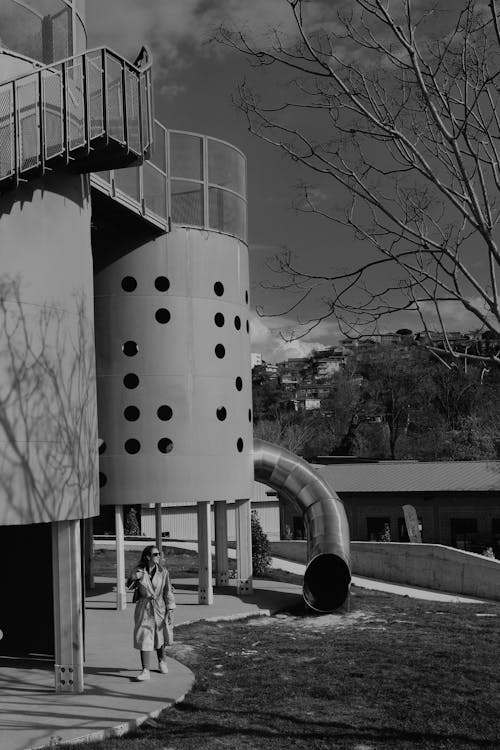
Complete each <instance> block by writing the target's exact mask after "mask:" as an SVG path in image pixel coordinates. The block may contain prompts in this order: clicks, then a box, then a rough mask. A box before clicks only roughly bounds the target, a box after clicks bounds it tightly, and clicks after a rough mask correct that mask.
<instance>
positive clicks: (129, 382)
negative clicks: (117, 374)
mask: <svg viewBox="0 0 500 750" xmlns="http://www.w3.org/2000/svg"><path fill="white" fill-rule="evenodd" d="M123 385H124V386H125V388H137V386H138V385H139V378H138V377H137V375H136V374H135V373H133V372H128V373H127V374H126V375H125V377H124V378H123Z"/></svg>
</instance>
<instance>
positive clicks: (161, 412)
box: [156, 404, 173, 422]
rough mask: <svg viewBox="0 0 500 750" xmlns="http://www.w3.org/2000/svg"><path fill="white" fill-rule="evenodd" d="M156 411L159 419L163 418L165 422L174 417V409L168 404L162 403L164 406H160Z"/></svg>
mask: <svg viewBox="0 0 500 750" xmlns="http://www.w3.org/2000/svg"><path fill="white" fill-rule="evenodd" d="M156 413H157V415H158V419H161V420H162V421H163V422H168V420H169V419H172V414H173V412H172V409H171V408H170V406H167V405H166V404H162V406H159V407H158V409H157V410H156Z"/></svg>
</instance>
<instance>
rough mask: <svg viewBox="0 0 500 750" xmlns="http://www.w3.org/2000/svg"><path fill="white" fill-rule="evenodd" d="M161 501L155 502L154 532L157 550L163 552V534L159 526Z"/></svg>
mask: <svg viewBox="0 0 500 750" xmlns="http://www.w3.org/2000/svg"><path fill="white" fill-rule="evenodd" d="M161 517H162V513H161V503H155V533H156V546H157V547H158V551H159V552H162V553H163V536H162V527H161Z"/></svg>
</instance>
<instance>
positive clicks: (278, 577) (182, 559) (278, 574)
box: [94, 547, 303, 586]
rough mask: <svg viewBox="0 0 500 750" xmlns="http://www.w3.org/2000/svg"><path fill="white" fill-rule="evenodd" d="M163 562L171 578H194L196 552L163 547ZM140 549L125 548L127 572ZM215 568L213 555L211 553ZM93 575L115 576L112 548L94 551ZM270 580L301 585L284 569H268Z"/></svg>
mask: <svg viewBox="0 0 500 750" xmlns="http://www.w3.org/2000/svg"><path fill="white" fill-rule="evenodd" d="M163 551H164V555H165V563H166V566H167V568H168V570H169V573H170V577H171V578H193V577H194V578H196V577H197V575H198V566H199V562H198V553H197V552H193V551H191V550H184V549H179V548H177V547H164V548H163ZM140 553H141V550H125V571H126V572H127V574H128V573H129V571H130V570H132V568H133V567H134V566H135V565H137V563H138V562H139V558H140V556H141V554H140ZM212 565H213V567H214V569H215V557H214V555H212ZM229 569H230V570H233V571H236V560H229ZM94 575H96V576H111V577H114V576H116V552H115V550H114V549H97V550H95V552H94ZM264 578H266V579H267V580H270V581H284V582H286V583H296V584H297V585H299V586H302V580H303V579H302V576H298V575H295V574H294V573H288V572H287V571H285V570H279V571H278V570H273V569H270V570H269V572H268V573H267V575H266V576H264Z"/></svg>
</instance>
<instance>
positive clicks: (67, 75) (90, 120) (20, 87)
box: [0, 47, 152, 190]
mask: <svg viewBox="0 0 500 750" xmlns="http://www.w3.org/2000/svg"><path fill="white" fill-rule="evenodd" d="M151 140H152V96H151V72H150V64H148V65H147V67H145V68H143V69H140V68H138V67H136V66H135V65H133V64H131V63H129V62H128V61H127V60H125V59H124V58H122V57H121V56H120V55H117V54H116V53H115V52H113V51H112V50H109V49H107V48H105V47H102V48H99V49H95V50H90V51H87V52H85V53H83V54H81V55H77V56H76V57H71V58H68V59H67V60H62V61H60V62H57V63H54V64H52V65H48V66H45V67H42V68H37V69H34V70H33V71H32V72H30V73H25V74H23V75H21V76H19V77H17V78H15V79H13V80H11V81H8V82H6V83H2V84H0V190H1V189H2V187H5V186H6V185H7V184H8V183H12V182H14V183H15V185H18V184H19V182H20V181H21V180H25V179H29V177H30V176H31V175H32V174H33V173H35V174H43V173H44V172H45V171H46V169H48V168H54V167H55V166H57V164H62V165H63V166H64V165H66V166H67V165H70V166H71V168H72V169H73V170H74V171H76V172H91V171H94V170H96V169H107V168H108V169H109V168H115V167H116V168H118V167H123V166H126V165H127V164H130V163H133V162H138V161H139V162H140V161H142V160H143V159H144V158H145V157H146V156H147V155H148V153H149V149H150V146H151Z"/></svg>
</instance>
